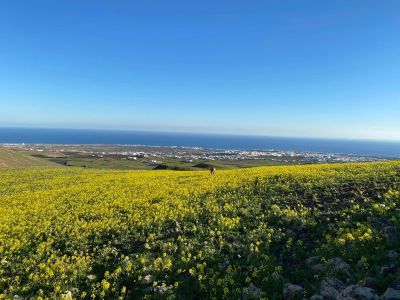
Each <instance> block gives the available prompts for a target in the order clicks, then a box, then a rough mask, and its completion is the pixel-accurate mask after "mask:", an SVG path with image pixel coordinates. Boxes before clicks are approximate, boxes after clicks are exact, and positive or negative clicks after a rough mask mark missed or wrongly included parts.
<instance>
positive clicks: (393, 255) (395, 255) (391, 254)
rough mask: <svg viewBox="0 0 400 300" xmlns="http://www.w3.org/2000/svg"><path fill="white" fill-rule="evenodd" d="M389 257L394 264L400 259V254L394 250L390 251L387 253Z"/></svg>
mask: <svg viewBox="0 0 400 300" xmlns="http://www.w3.org/2000/svg"><path fill="white" fill-rule="evenodd" d="M387 257H388V258H389V259H390V260H391V261H392V262H394V261H396V260H397V258H398V257H399V253H397V252H396V251H394V250H390V251H389V252H388V253H387Z"/></svg>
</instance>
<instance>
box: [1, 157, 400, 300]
mask: <svg viewBox="0 0 400 300" xmlns="http://www.w3.org/2000/svg"><path fill="white" fill-rule="evenodd" d="M399 230H400V162H387V163H369V164H340V165H339V164H338V165H307V166H290V167H263V168H251V169H240V170H230V171H218V172H217V174H216V175H214V176H210V175H209V173H208V172H202V171H196V172H173V171H112V170H95V169H90V170H89V169H78V168H3V169H0V291H2V292H0V294H1V296H0V298H1V297H2V298H6V299H12V298H14V299H21V298H28V299H30V298H32V299H59V298H64V299H118V298H121V299H282V298H284V299H302V298H307V299H308V298H312V299H336V298H338V299H352V298H354V299H378V295H379V296H380V295H383V294H385V293H386V295H389V294H388V293H392V294H393V293H396V292H397V291H398V290H400V276H399V267H400V264H399V253H400V239H399V236H400V235H399ZM399 293H400V292H399ZM360 294H362V295H364V296H365V297H364V296H363V297H364V298H363V297H361V296H359V295H360ZM368 297H369V298H368ZM389 298H390V297H389ZM389 298H387V299H389Z"/></svg>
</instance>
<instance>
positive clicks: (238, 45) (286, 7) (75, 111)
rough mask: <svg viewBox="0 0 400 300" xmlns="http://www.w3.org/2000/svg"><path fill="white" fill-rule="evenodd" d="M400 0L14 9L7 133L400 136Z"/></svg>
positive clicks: (23, 4)
mask: <svg viewBox="0 0 400 300" xmlns="http://www.w3.org/2000/svg"><path fill="white" fill-rule="evenodd" d="M399 28H400V1H398V0H392V1H391V0H386V1H370V0H360V1H358V0H355V1H348V0H343V1H321V0H315V1H307V0H305V1H298V0H292V1H289V0H288V1H281V0H277V1H236V0H229V1H218V0H217V1H216V0H213V1H151V0H150V1H99V0H96V1H94V0H85V1H83V0H79V1H78V0H68V1H62V0H59V1H53V0H49V1H41V0H36V1H31V0H26V1H18V0H16V1H1V3H0V126H32V127H64V128H107V129H128V130H131V129H132V130H163V131H185V132H188V131H189V132H190V131H194V132H216V133H217V132H218V133H237V134H258V135H271V136H309V137H328V138H361V139H392V140H400V118H399V112H400V55H399V53H400V34H399Z"/></svg>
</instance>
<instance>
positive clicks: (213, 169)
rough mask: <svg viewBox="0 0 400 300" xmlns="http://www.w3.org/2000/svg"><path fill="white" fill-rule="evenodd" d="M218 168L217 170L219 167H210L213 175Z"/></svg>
mask: <svg viewBox="0 0 400 300" xmlns="http://www.w3.org/2000/svg"><path fill="white" fill-rule="evenodd" d="M216 170H217V169H216V168H215V167H212V168H211V169H210V174H211V175H214V174H215V171H216Z"/></svg>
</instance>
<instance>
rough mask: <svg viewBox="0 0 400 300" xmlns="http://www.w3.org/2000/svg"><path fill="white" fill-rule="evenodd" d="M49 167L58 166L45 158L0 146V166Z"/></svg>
mask: <svg viewBox="0 0 400 300" xmlns="http://www.w3.org/2000/svg"><path fill="white" fill-rule="evenodd" d="M45 166H47V167H49V166H53V167H56V166H59V165H57V164H54V163H52V162H49V161H48V160H46V159H41V158H37V157H32V156H30V155H29V154H27V153H25V152H23V151H18V150H10V149H7V148H4V147H1V146H0V167H45Z"/></svg>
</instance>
